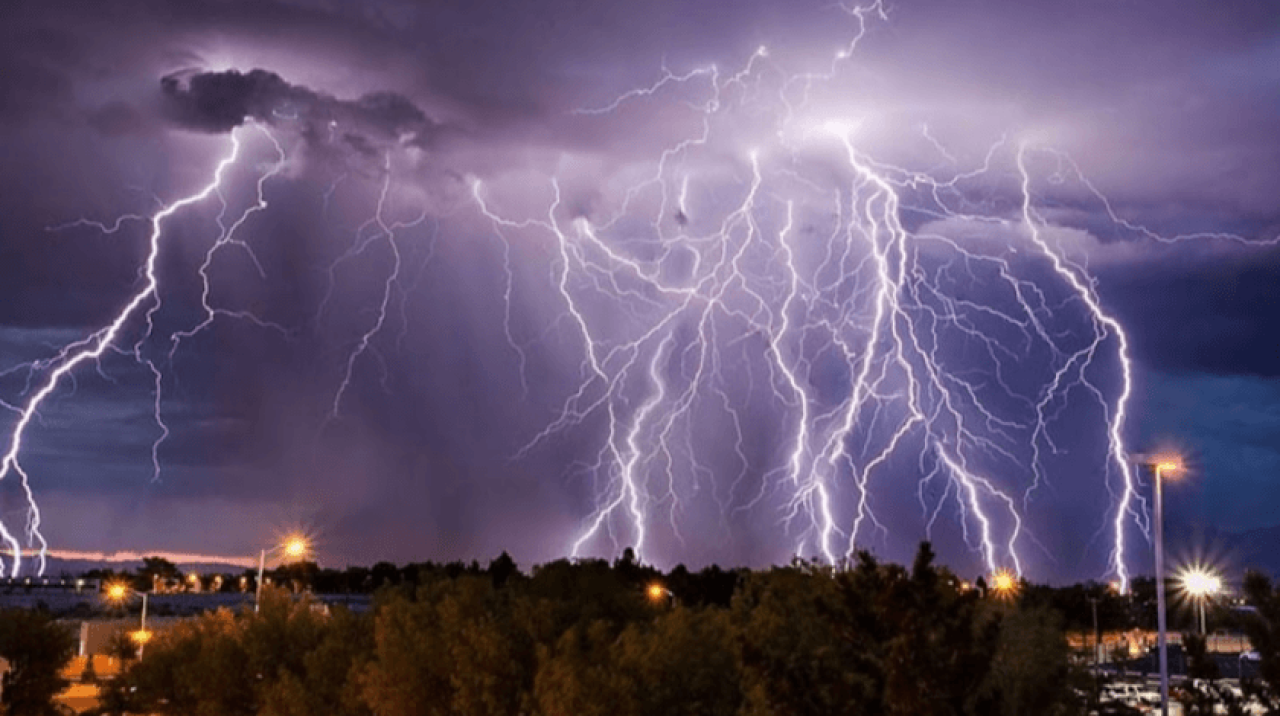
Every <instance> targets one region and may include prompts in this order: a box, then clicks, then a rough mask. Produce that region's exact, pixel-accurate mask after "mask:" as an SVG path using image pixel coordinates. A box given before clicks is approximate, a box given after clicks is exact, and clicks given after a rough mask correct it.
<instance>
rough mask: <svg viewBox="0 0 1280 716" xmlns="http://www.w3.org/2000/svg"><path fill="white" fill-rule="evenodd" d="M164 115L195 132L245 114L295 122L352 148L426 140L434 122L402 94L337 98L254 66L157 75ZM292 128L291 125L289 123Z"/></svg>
mask: <svg viewBox="0 0 1280 716" xmlns="http://www.w3.org/2000/svg"><path fill="white" fill-rule="evenodd" d="M160 87H161V89H162V90H163V92H164V96H165V108H166V114H167V116H168V118H169V119H170V120H171V121H173V122H174V123H175V124H177V125H178V126H181V127H184V128H186V129H193V130H196V131H201V132H213V133H221V132H228V131H230V130H232V129H234V128H236V127H239V126H240V125H242V124H244V122H245V121H246V120H249V119H253V120H256V121H259V122H264V123H267V124H277V123H282V122H283V123H288V124H290V125H300V126H301V127H303V128H304V129H303V130H302V131H304V132H305V133H306V134H307V135H308V136H313V137H319V136H323V135H324V134H326V133H332V132H341V134H342V135H343V136H344V137H345V138H347V141H348V143H349V144H351V145H352V146H353V148H356V149H358V150H362V151H364V150H367V149H368V148H369V141H370V135H371V136H372V137H373V138H376V139H377V140H379V141H381V142H384V143H385V142H387V141H396V142H399V143H402V144H416V145H426V144H428V143H429V142H430V139H431V136H432V133H433V132H434V131H435V130H436V127H437V125H436V123H434V122H432V121H431V120H430V119H428V117H427V115H426V114H425V113H424V112H423V111H422V110H421V109H419V108H418V107H417V106H416V105H414V103H413V102H412V101H411V100H409V99H408V98H406V97H404V96H401V95H398V94H396V93H394V92H371V93H368V94H365V95H362V96H360V97H359V98H357V99H355V100H353V101H343V100H338V99H335V98H333V97H331V96H328V95H325V94H322V93H319V92H315V91H313V90H310V89H307V88H305V87H301V86H298V85H293V84H290V83H288V82H286V81H285V80H284V79H283V78H282V77H280V75H277V74H276V73H274V72H268V71H267V70H262V69H255V70H251V71H249V72H247V73H241V72H240V71H238V70H227V71H225V72H192V71H184V72H178V73H174V74H170V75H167V76H166V77H164V78H162V79H161V80H160ZM295 129H296V126H295Z"/></svg>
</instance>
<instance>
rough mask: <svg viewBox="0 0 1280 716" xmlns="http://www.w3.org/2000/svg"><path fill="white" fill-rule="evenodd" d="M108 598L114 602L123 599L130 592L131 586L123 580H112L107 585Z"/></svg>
mask: <svg viewBox="0 0 1280 716" xmlns="http://www.w3.org/2000/svg"><path fill="white" fill-rule="evenodd" d="M106 594H107V599H110V600H111V601H113V602H119V601H123V600H124V598H125V596H127V595H128V594H129V588H128V587H126V586H125V585H124V584H123V583H121V582H112V583H110V584H108V585H107V592H106Z"/></svg>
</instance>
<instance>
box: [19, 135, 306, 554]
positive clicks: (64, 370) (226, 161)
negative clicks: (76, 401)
mask: <svg viewBox="0 0 1280 716" xmlns="http://www.w3.org/2000/svg"><path fill="white" fill-rule="evenodd" d="M260 129H261V128H260ZM261 131H262V133H263V134H265V135H267V136H268V137H270V134H269V133H267V132H266V130H265V129H261ZM271 141H272V142H273V143H275V139H274V138H271ZM230 145H231V146H230V150H229V152H228V154H227V156H225V157H224V158H223V159H222V160H220V161H219V162H218V165H217V168H216V169H215V170H214V172H213V179H212V180H211V181H210V182H209V184H207V185H206V186H205V187H204V188H202V189H201V190H200V191H198V192H196V193H195V194H191V195H190V196H187V197H184V198H182V199H179V200H177V201H175V202H173V203H172V204H169V205H168V206H164V207H163V208H162V209H161V210H160V211H158V212H157V213H156V214H155V215H153V216H151V217H150V218H148V219H144V217H140V216H137V215H126V216H122V217H120V218H118V219H116V220H115V221H114V222H113V223H112V224H111V225H110V226H108V225H107V224H104V223H101V222H95V221H90V220H85V219H81V220H79V221H76V222H74V223H72V224H67V225H64V226H61V227H54V228H55V229H64V228H71V227H75V226H91V227H95V228H97V229H99V230H100V231H102V232H104V233H114V232H116V231H118V230H119V229H120V228H121V226H122V224H123V222H125V221H142V220H145V221H147V222H148V223H149V224H150V225H151V232H150V235H149V239H148V246H149V248H148V252H147V258H146V262H145V264H144V265H143V268H142V270H141V278H142V287H141V288H140V289H139V290H138V291H137V292H136V293H134V294H133V296H132V297H131V298H130V299H129V300H128V301H127V302H126V303H125V305H124V306H123V307H122V308H121V309H120V310H119V312H117V313H116V315H115V317H114V318H113V319H112V320H111V322H110V323H108V324H107V325H106V326H104V327H103V328H101V329H99V330H97V331H95V332H94V333H93V334H91V335H90V336H88V337H87V338H84V339H81V340H78V341H75V342H73V343H71V344H69V345H67V346H65V347H63V348H62V349H61V350H60V351H59V352H58V353H57V354H56V355H55V356H53V357H52V358H48V359H44V360H40V361H36V362H33V363H30V364H28V365H27V366H25V367H26V369H27V370H28V371H29V372H30V374H31V375H35V374H38V373H41V372H45V371H47V375H46V376H45V377H44V378H43V382H42V384H41V385H40V387H39V388H38V389H37V390H35V392H33V393H31V395H30V396H28V397H27V399H26V402H25V403H23V404H22V405H21V406H20V407H15V410H16V412H17V413H18V419H17V421H16V422H15V424H14V425H13V427H12V428H11V429H10V433H9V438H8V441H7V442H8V449H7V452H6V453H5V455H4V458H3V462H2V463H0V479H3V478H5V477H8V476H9V475H10V473H17V475H18V477H19V478H20V480H21V483H22V489H23V491H24V494H25V495H26V501H27V511H28V517H27V525H26V538H27V539H26V547H25V549H28V550H31V549H34V550H35V555H36V560H37V564H38V565H39V566H38V569H37V572H38V573H39V574H43V573H44V569H45V557H46V552H47V549H48V543H47V542H46V541H45V538H44V536H43V535H42V534H41V533H40V509H39V507H38V506H37V504H36V501H35V497H34V494H33V493H32V489H31V486H30V481H29V478H28V475H27V472H26V470H24V469H23V467H22V463H21V462H20V460H19V456H20V453H21V451H22V445H23V436H24V434H25V433H26V430H27V428H28V426H29V425H30V423H31V421H32V420H33V419H34V418H35V417H36V416H37V415H38V414H39V411H40V406H41V405H42V404H43V403H44V402H45V400H46V399H48V398H49V397H50V396H51V395H53V393H54V392H55V391H57V390H58V389H59V388H60V387H61V386H62V384H63V383H64V382H65V381H66V380H68V379H71V377H72V374H73V372H74V371H75V370H76V369H77V368H78V367H80V366H81V365H83V364H85V363H88V362H97V361H99V360H100V359H101V358H102V357H103V356H104V355H105V354H106V353H107V352H108V351H113V352H116V353H122V354H130V353H131V354H132V355H133V356H134V358H135V359H136V360H137V361H138V362H139V363H141V364H143V365H145V366H146V367H147V369H148V370H149V371H150V372H151V374H152V376H153V380H154V383H153V386H154V390H155V399H154V408H155V420H156V423H157V425H158V426H159V427H160V430H161V433H160V436H159V437H158V438H157V439H156V442H155V443H153V445H152V450H151V454H152V463H153V467H154V470H155V473H154V475H153V477H155V476H158V475H159V472H160V462H159V448H160V444H161V442H162V441H163V440H164V438H165V437H166V436H167V435H168V433H169V430H168V427H167V426H166V425H165V423H164V420H163V418H162V416H161V412H160V390H161V384H162V377H163V374H162V373H161V371H160V368H159V366H157V365H156V364H155V362H154V361H153V360H151V359H148V358H146V357H144V356H143V352H142V351H143V343H144V342H145V341H146V340H147V339H148V338H149V337H150V336H151V334H152V331H153V328H154V326H153V324H152V318H153V316H154V315H155V313H156V312H157V311H158V310H159V308H160V304H161V299H160V293H159V290H160V279H159V276H158V273H157V261H158V259H159V256H160V251H161V248H162V246H163V243H164V224H165V222H166V221H167V220H168V219H169V218H170V217H172V216H173V215H174V214H176V213H177V212H179V211H180V210H182V209H184V208H186V207H188V206H191V205H193V204H197V203H199V202H202V201H204V200H206V199H208V198H209V197H210V196H211V195H218V196H219V197H221V192H222V184H223V181H224V177H225V174H226V173H227V171H228V169H229V168H230V167H231V166H233V165H234V164H235V163H236V162H237V160H238V158H239V156H240V153H241V149H242V147H241V139H240V137H239V136H238V134H237V133H236V132H233V133H232V134H231V137H230ZM275 146H276V148H277V149H278V150H280V145H279V144H278V143H276V144H275ZM283 161H284V155H283V150H280V161H279V162H278V163H277V164H276V166H275V168H273V169H272V170H271V171H270V172H269V174H268V175H264V177H263V178H262V181H265V179H266V178H267V177H268V176H271V175H274V173H275V172H277V171H279V168H280V166H281V165H282V164H283ZM261 189H262V186H261V184H259V197H258V198H259V202H258V204H257V205H256V206H255V207H253V208H250V209H249V210H247V211H246V212H245V213H244V215H242V216H241V217H240V218H239V219H238V220H237V221H236V222H234V223H233V224H232V225H231V226H230V227H229V228H228V227H225V225H224V224H223V223H222V218H223V217H222V215H219V220H218V223H219V226H220V227H222V232H221V234H220V236H219V237H218V238H217V240H215V242H214V244H213V246H212V248H210V249H209V253H208V254H207V256H206V260H205V263H204V265H203V266H202V267H201V271H200V273H201V276H202V277H203V278H204V280H205V291H204V293H203V304H202V305H203V308H204V309H205V312H206V319H205V320H204V322H202V323H201V324H199V325H198V326H196V327H195V328H193V329H191V330H189V331H185V332H181V333H178V334H175V335H174V336H173V337H172V339H171V340H173V342H174V348H175V349H176V345H177V342H178V341H180V340H181V339H182V338H184V337H187V338H189V337H191V336H193V335H195V334H196V333H198V332H199V331H200V330H202V329H203V328H205V327H207V326H208V325H209V324H210V323H211V322H212V321H213V320H214V317H215V316H216V315H230V316H237V317H241V318H250V319H251V320H254V321H255V322H256V323H258V324H259V325H273V324H267V323H266V322H263V321H260V320H258V319H256V318H255V317H253V316H252V314H248V313H243V312H230V311H224V310H222V309H218V308H215V307H213V306H211V305H210V304H209V302H208V298H209V292H208V275H207V269H208V266H209V262H210V261H211V260H212V256H213V253H214V252H215V251H217V250H218V249H219V248H220V247H222V246H224V245H227V244H229V243H237V242H236V241H235V238H234V233H235V230H236V229H237V228H239V227H240V226H241V225H242V224H243V223H244V221H245V220H246V219H247V218H248V216H249V214H251V213H253V212H255V211H258V210H261V209H263V208H265V207H266V202H265V200H263V199H262V195H261ZM225 207H226V203H225V201H224V202H223V208H224V212H225ZM241 245H242V246H243V247H244V248H245V249H246V250H247V249H248V247H247V245H243V244H241ZM144 308H146V310H145V311H144ZM139 314H142V318H143V319H144V321H145V324H146V328H145V330H143V331H142V332H141V337H140V338H139V339H138V340H137V342H136V343H135V344H134V345H133V346H132V349H131V350H129V351H127V352H126V351H125V350H124V349H123V348H122V347H121V346H120V340H121V338H122V334H124V333H125V332H126V331H127V329H128V325H129V323H130V321H131V320H133V319H135V318H137V317H138V316H139ZM277 328H278V327H277ZM171 355H172V354H171ZM0 538H3V540H4V541H5V543H6V544H7V546H8V549H9V551H11V553H12V554H13V561H12V562H11V563H10V566H9V574H10V576H17V575H18V573H19V571H20V569H21V567H22V555H23V551H24V546H23V544H22V543H21V542H20V541H19V540H18V539H17V538H16V537H15V536H14V535H13V534H12V532H11V531H10V530H9V528H8V526H7V525H5V524H3V522H0Z"/></svg>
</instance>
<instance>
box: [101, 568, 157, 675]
mask: <svg viewBox="0 0 1280 716" xmlns="http://www.w3.org/2000/svg"><path fill="white" fill-rule="evenodd" d="M133 594H139V595H141V596H142V619H141V622H140V623H139V625H138V631H135V632H133V633H132V634H130V635H129V637H130V638H131V639H133V641H134V642H136V643H137V644H138V658H139V659H141V658H142V649H143V647H145V646H146V645H147V642H148V641H150V640H151V632H149V631H147V593H146V592H139V591H138V590H136V589H130V588H129V585H127V584H125V583H124V582H110V583H108V584H107V587H106V590H105V592H104V595H105V596H106V598H107V601H109V602H111V603H112V604H115V605H116V606H123V605H124V603H125V602H126V601H127V600H128V599H129V596H130V595H133Z"/></svg>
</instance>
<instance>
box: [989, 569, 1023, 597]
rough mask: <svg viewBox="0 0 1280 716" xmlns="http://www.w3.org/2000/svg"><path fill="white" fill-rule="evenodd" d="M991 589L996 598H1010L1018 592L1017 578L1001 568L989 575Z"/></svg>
mask: <svg viewBox="0 0 1280 716" xmlns="http://www.w3.org/2000/svg"><path fill="white" fill-rule="evenodd" d="M991 591H992V592H993V593H994V594H995V596H996V597H997V598H998V599H1012V598H1013V597H1014V596H1016V595H1017V593H1018V579H1017V578H1016V577H1014V576H1013V572H1010V571H1008V570H1003V569H1002V570H1000V571H999V572H996V573H995V574H993V575H991Z"/></svg>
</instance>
